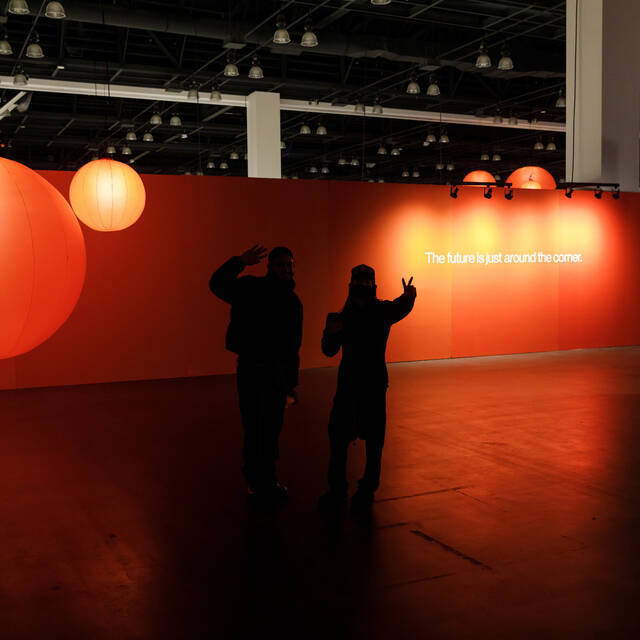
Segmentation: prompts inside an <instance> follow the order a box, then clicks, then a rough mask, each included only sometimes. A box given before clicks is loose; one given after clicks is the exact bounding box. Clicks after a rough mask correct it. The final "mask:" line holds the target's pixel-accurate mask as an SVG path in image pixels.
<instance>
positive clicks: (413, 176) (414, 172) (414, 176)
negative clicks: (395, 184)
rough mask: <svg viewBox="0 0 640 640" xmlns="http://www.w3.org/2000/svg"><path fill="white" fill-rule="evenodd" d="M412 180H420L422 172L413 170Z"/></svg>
mask: <svg viewBox="0 0 640 640" xmlns="http://www.w3.org/2000/svg"><path fill="white" fill-rule="evenodd" d="M411 177H412V178H419V177H420V172H419V171H418V170H417V169H414V170H413V173H412V174H411Z"/></svg>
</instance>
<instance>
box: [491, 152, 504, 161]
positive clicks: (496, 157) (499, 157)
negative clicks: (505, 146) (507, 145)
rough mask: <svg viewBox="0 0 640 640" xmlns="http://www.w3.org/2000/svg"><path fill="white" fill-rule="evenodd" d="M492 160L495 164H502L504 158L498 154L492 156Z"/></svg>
mask: <svg viewBox="0 0 640 640" xmlns="http://www.w3.org/2000/svg"><path fill="white" fill-rule="evenodd" d="M491 160H492V161H493V162H500V161H501V160H502V156H501V155H500V154H499V153H498V152H496V153H494V154H493V155H492V156H491Z"/></svg>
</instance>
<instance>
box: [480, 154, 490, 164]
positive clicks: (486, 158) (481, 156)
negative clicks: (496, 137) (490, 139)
mask: <svg viewBox="0 0 640 640" xmlns="http://www.w3.org/2000/svg"><path fill="white" fill-rule="evenodd" d="M480 160H482V162H487V161H488V160H489V154H488V153H486V152H485V153H482V154H480Z"/></svg>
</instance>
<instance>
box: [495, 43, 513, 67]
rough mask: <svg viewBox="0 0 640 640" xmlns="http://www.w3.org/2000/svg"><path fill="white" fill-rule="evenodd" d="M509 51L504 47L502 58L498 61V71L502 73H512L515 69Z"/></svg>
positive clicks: (501, 53)
mask: <svg viewBox="0 0 640 640" xmlns="http://www.w3.org/2000/svg"><path fill="white" fill-rule="evenodd" d="M509 53H510V52H509V49H508V48H507V47H503V48H502V51H501V52H500V55H501V56H502V57H501V58H500V60H499V61H498V69H500V71H511V69H513V60H512V59H511V56H510V55H509Z"/></svg>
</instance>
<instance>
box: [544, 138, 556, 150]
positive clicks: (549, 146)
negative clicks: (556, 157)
mask: <svg viewBox="0 0 640 640" xmlns="http://www.w3.org/2000/svg"><path fill="white" fill-rule="evenodd" d="M545 149H546V150H547V151H557V150H558V147H556V143H555V141H554V139H553V137H552V138H551V140H549V142H547V146H546V147H545Z"/></svg>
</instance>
